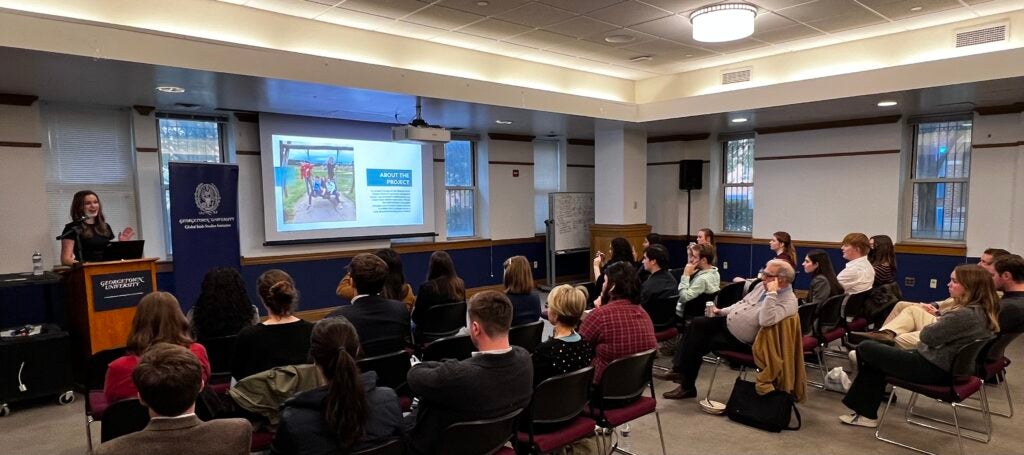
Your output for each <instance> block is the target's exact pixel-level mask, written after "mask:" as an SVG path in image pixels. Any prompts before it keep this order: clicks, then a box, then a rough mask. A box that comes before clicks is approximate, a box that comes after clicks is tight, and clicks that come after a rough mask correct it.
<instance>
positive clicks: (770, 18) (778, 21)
mask: <svg viewBox="0 0 1024 455" xmlns="http://www.w3.org/2000/svg"><path fill="white" fill-rule="evenodd" d="M796 24H797V23H796V22H795V21H793V20H792V19H787V18H785V17H782V16H780V15H778V14H775V13H769V12H765V13H763V14H758V15H757V19H755V20H754V33H759V32H767V31H769V30H775V29H778V28H786V27H792V26H794V25H796Z"/></svg>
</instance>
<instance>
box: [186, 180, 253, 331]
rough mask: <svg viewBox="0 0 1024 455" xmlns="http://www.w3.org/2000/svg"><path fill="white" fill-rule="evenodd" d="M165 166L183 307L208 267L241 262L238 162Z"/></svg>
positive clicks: (191, 299) (195, 294) (188, 305)
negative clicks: (168, 181)
mask: <svg viewBox="0 0 1024 455" xmlns="http://www.w3.org/2000/svg"><path fill="white" fill-rule="evenodd" d="M168 171H169V174H170V192H171V247H172V251H171V255H172V257H173V258H174V290H175V296H176V297H177V298H178V301H179V302H181V306H182V310H183V311H188V310H189V309H190V308H192V304H194V303H195V301H196V299H197V298H198V297H199V291H200V288H201V286H202V283H203V276H204V275H205V274H206V272H207V271H209V270H210V269H212V268H214V267H233V268H235V269H239V268H240V267H241V251H240V247H239V242H238V166H236V165H233V164H211V163H175V162H171V163H169V165H168Z"/></svg>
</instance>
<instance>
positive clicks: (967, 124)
mask: <svg viewBox="0 0 1024 455" xmlns="http://www.w3.org/2000/svg"><path fill="white" fill-rule="evenodd" d="M971 125H972V123H961V124H960V126H971Z"/></svg>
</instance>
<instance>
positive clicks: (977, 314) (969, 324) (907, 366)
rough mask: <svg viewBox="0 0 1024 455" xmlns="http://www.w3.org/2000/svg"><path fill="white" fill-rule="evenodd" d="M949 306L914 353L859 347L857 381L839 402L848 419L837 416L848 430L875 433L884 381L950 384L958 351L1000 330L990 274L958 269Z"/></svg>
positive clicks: (867, 345)
mask: <svg viewBox="0 0 1024 455" xmlns="http://www.w3.org/2000/svg"><path fill="white" fill-rule="evenodd" d="M948 287H949V295H950V296H952V297H953V301H954V303H953V305H952V306H951V307H950V308H949V309H947V310H946V311H943V312H942V314H941V315H940V316H939V317H938V319H936V320H935V322H934V323H933V324H931V325H928V326H927V327H925V328H924V329H923V330H921V341H920V343H918V345H917V349H916V350H912V351H905V350H903V349H900V348H898V347H896V346H890V345H887V344H883V343H880V342H878V341H874V340H868V341H865V342H863V343H861V344H860V345H859V346H858V347H857V365H858V368H859V370H858V372H857V377H856V379H855V380H854V381H853V385H852V386H851V387H850V390H849V392H847V394H846V397H845V398H843V404H845V405H846V407H848V408H850V410H852V411H853V413H852V414H844V415H842V416H839V420H840V422H842V423H845V424H847V425H856V426H862V427H869V428H875V427H877V426H878V406H879V403H881V400H882V397H883V395H884V394H885V384H886V380H885V378H886V377H887V376H892V377H896V378H899V379H903V380H906V381H910V382H915V383H921V384H934V385H949V376H950V371H951V370H952V368H953V360H954V358H955V357H956V355H957V353H958V352H959V351H960V348H963V347H964V346H966V345H968V344H969V343H971V342H972V341H974V340H977V339H984V338H989V337H991V336H992V335H993V334H994V333H996V332H998V331H999V297H998V296H997V295H996V288H995V284H994V283H993V282H992V274H991V273H989V272H988V271H987V270H985V269H983V268H981V267H980V266H977V265H974V264H965V265H961V266H958V267H957V268H956V269H954V270H953V273H951V274H950V276H949V285H948Z"/></svg>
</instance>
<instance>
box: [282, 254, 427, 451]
mask: <svg viewBox="0 0 1024 455" xmlns="http://www.w3.org/2000/svg"><path fill="white" fill-rule="evenodd" d="M366 254H367V255H369V256H372V255H370V254H369V253H366ZM357 257H358V256H357ZM373 257H374V258H376V259H378V260H379V259H380V258H377V257H376V256H373ZM353 272H354V273H355V274H356V276H358V272H355V270H353ZM358 282H359V281H358V279H356V283H357V284H358ZM396 303H399V304H400V303H401V302H396ZM403 312H405V310H404V309H403ZM406 314H408V313H406ZM358 353H359V336H358V334H357V332H356V328H355V327H353V326H352V324H350V323H349V321H347V320H346V319H345V318H344V317H338V318H327V319H323V320H321V321H319V322H317V323H316V325H315V326H313V335H312V337H311V339H310V343H309V355H310V357H312V358H313V363H315V364H316V366H317V368H318V369H319V370H320V373H322V374H323V377H324V380H325V382H326V384H325V385H324V386H322V387H317V388H315V389H313V390H308V391H306V392H301V393H299V394H297V395H295V396H294V397H292V398H290V399H289V400H288V401H285V402H284V405H283V406H282V414H281V423H280V424H279V425H278V427H277V434H276V435H275V436H274V445H273V446H272V447H271V453H275V454H297V455H306V454H345V453H352V452H354V451H357V450H363V449H367V448H370V447H374V446H376V445H379V444H382V443H384V442H387V441H388V440H391V439H396V438H399V437H401V436H402V431H403V428H404V426H403V421H402V410H401V407H400V406H399V404H398V395H396V394H395V391H394V390H391V389H390V388H387V387H377V373H376V372H373V371H367V372H365V373H361V372H360V371H359V366H358V365H357V364H356V357H357V355H358Z"/></svg>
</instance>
